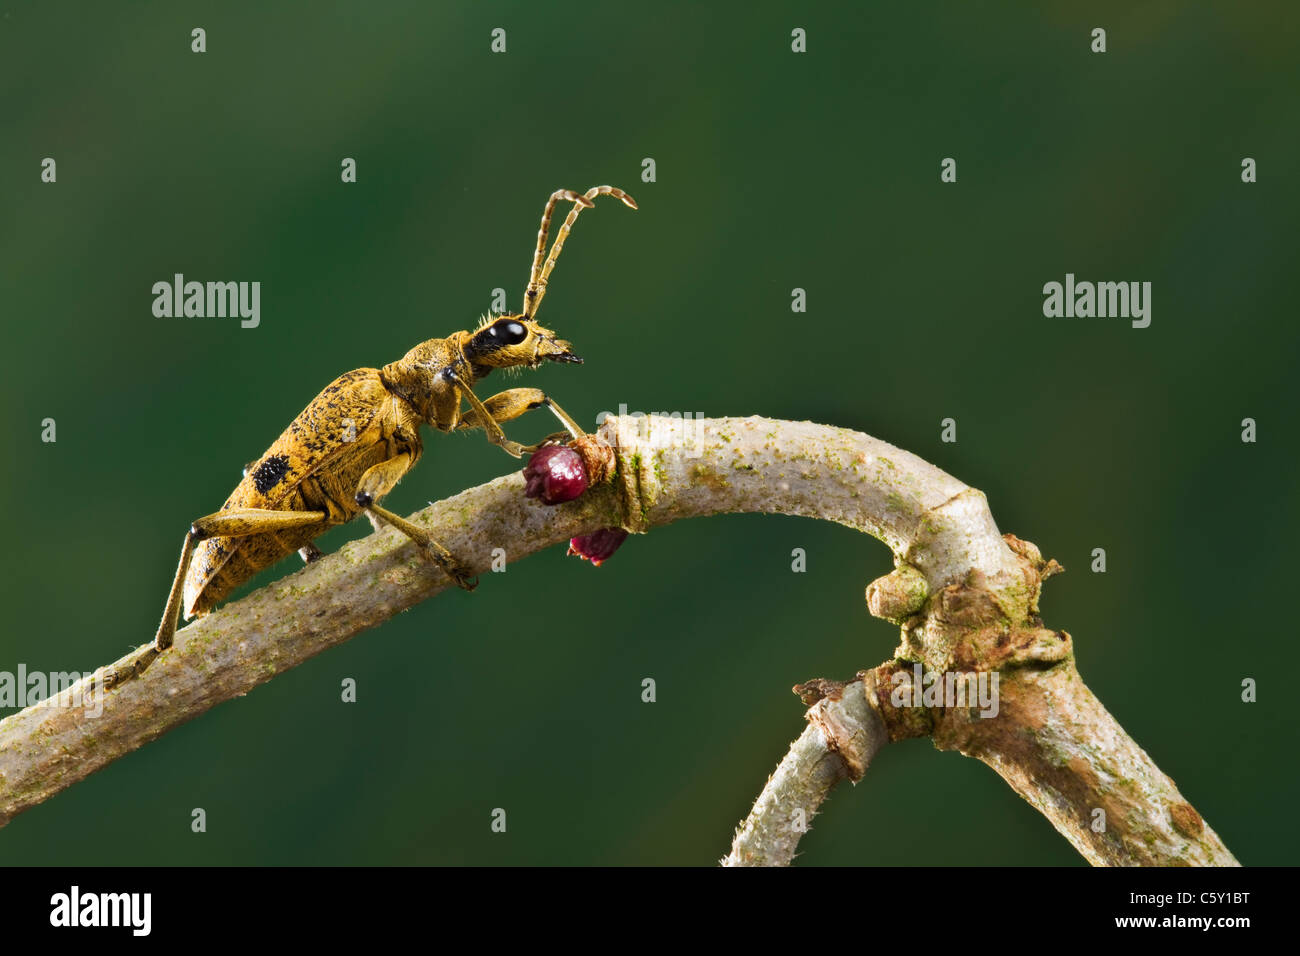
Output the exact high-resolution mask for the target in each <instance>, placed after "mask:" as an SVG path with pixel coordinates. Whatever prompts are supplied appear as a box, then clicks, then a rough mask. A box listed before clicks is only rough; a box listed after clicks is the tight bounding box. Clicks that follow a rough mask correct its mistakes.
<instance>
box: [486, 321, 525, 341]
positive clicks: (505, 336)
mask: <svg viewBox="0 0 1300 956" xmlns="http://www.w3.org/2000/svg"><path fill="white" fill-rule="evenodd" d="M492 331H493V332H494V333H495V334H496V337H497V338H498V339H500V340H501V341H502V342H504V343H505V344H506V345H518V344H519V343H520V342H522V341H523V340H524V339H526V338H528V330H527V329H526V328H524V326H523V325H522V324H521V323H519V322H498V323H497V324H496V325H495V326H494V327H493V329H492Z"/></svg>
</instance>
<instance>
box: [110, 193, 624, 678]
mask: <svg viewBox="0 0 1300 956" xmlns="http://www.w3.org/2000/svg"><path fill="white" fill-rule="evenodd" d="M598 196H613V197H615V198H617V199H620V200H622V201H623V203H624V204H625V205H627V206H628V207H629V208H631V209H636V208H637V206H636V202H635V201H634V200H633V199H632V197H631V196H629V195H628V194H627V193H625V192H623V190H621V189H617V188H615V187H613V186H593V187H592V188H591V189H588V190H587V191H586V192H585V193H582V194H579V193H575V192H573V191H571V190H568V189H560V190H557V191H556V192H554V193H553V194H552V195H551V196H550V198H549V199H548V200H547V201H546V209H545V210H544V211H543V213H542V224H541V228H540V229H538V231H537V249H536V252H534V254H533V264H532V268H531V270H530V272H529V276H528V287H527V289H526V290H525V292H524V310H523V312H521V313H518V314H514V313H510V314H506V315H500V316H487V317H485V318H484V319H483V320H482V321H481V322H480V323H479V326H478V328H477V329H475V330H474V331H472V332H464V331H462V332H453V333H452V334H451V335H449V336H447V337H446V338H443V339H429V340H428V341H426V342H421V343H420V344H419V345H417V346H415V348H413V349H411V350H410V351H409V352H407V353H406V355H404V356H403V357H402V358H400V359H398V360H397V361H396V362H391V363H389V364H388V365H385V366H384V367H383V368H381V369H374V368H361V369H356V370H355V371H351V372H348V373H346V374H344V375H340V376H339V377H338V378H336V379H335V380H334V381H333V382H331V383H330V384H329V385H327V386H325V389H324V390H323V391H322V392H321V393H320V394H319V395H317V396H316V398H315V399H313V400H312V403H311V404H310V405H308V406H307V407H306V408H305V409H304V410H303V411H302V413H301V414H300V415H299V416H298V417H297V418H295V419H294V420H293V422H292V423H291V424H290V425H289V427H288V428H287V429H285V431H284V433H283V434H282V435H280V437H279V438H277V439H276V440H275V442H274V443H273V444H272V445H271V447H270V448H268V449H267V450H266V453H265V454H263V455H262V456H261V458H259V459H258V460H257V461H255V462H252V463H250V464H249V466H248V467H247V468H246V469H245V470H244V479H243V481H241V482H240V483H239V485H238V487H236V488H235V490H234V492H233V493H232V494H231V495H230V497H229V498H228V499H226V503H225V504H224V505H222V506H221V510H220V511H217V512H214V513H213V514H210V515H206V516H205V517H202V518H199V519H198V520H196V521H195V522H194V523H193V524H192V525H191V526H190V530H189V531H188V532H187V533H186V535H185V543H184V545H183V547H182V548H181V560H180V565H179V566H178V567H177V569H176V577H175V579H174V580H173V581H172V587H171V591H170V592H169V593H168V595H167V604H166V606H165V608H164V609H163V616H162V621H161V622H160V623H159V625H158V633H157V634H156V635H155V636H154V642H153V646H152V647H151V648H150V649H149V650H148V651H146V652H145V653H144V654H142V655H141V656H140V657H139V658H137V659H136V660H135V661H134V662H133V663H132V664H130V665H129V666H127V667H124V668H122V669H121V670H116V671H112V672H111V673H108V674H106V676H105V686H107V687H111V686H114V685H116V684H119V683H121V682H122V681H124V680H126V679H127V678H130V677H133V676H135V675H138V674H141V673H143V672H144V670H145V668H147V667H148V666H149V665H150V664H151V663H153V661H154V660H156V659H157V657H158V655H159V654H161V653H162V652H163V651H165V650H167V648H169V647H171V645H172V639H173V637H174V636H175V634H176V628H177V626H178V623H179V617H180V613H181V611H182V609H183V610H184V611H185V617H186V618H187V619H188V618H190V617H194V616H195V615H203V614H207V613H208V612H209V611H211V610H212V608H213V607H214V606H215V605H216V604H218V603H219V602H220V601H221V600H223V599H224V598H225V597H226V596H227V595H229V594H230V592H231V591H233V590H234V589H235V588H237V587H238V586H239V585H241V584H243V583H244V582H245V581H247V580H248V579H249V578H251V577H253V576H254V575H255V574H257V573H258V572H259V571H261V570H263V569H264V568H268V567H270V566H271V565H272V564H275V563H276V562H277V561H279V560H280V559H282V558H284V557H286V556H288V555H289V554H290V553H292V552H293V551H297V552H298V553H299V554H300V555H301V556H302V558H303V560H304V561H312V560H314V559H315V558H318V557H320V555H321V552H320V551H319V550H318V549H317V548H316V546H315V545H314V544H312V543H311V542H312V540H313V539H314V538H316V537H318V536H319V535H321V534H324V533H325V532H326V531H328V530H329V529H330V528H332V527H334V526H336V525H340V524H343V523H344V522H346V521H350V520H352V519H353V518H355V517H356V516H357V515H359V514H365V515H367V516H368V517H369V518H370V521H371V523H372V524H373V525H374V526H375V528H376V530H378V529H379V528H381V527H382V526H383V525H384V524H389V525H392V526H393V527H394V528H397V529H398V530H399V531H401V532H402V533H403V534H405V535H406V536H407V537H409V538H410V539H411V540H412V541H414V542H415V544H416V547H417V548H418V549H419V551H420V552H421V553H422V554H423V555H424V556H425V557H426V558H428V559H430V560H431V561H433V562H434V563H436V564H437V565H438V567H440V568H441V569H442V570H443V571H444V572H445V573H446V574H447V575H448V576H449V577H450V578H451V579H452V580H453V581H454V582H455V583H456V584H457V585H459V586H460V587H462V588H464V589H465V590H467V591H472V590H473V589H474V588H475V587H476V586H477V579H473V580H471V578H470V575H469V572H468V571H467V570H466V569H465V567H464V566H463V565H462V564H461V563H460V562H459V561H457V560H456V559H455V557H453V556H452V554H451V552H449V551H448V550H447V549H446V548H444V547H443V546H442V545H440V544H439V543H438V542H437V541H434V540H433V539H432V538H430V537H429V535H428V534H426V533H425V532H424V531H423V530H421V529H420V528H418V527H416V526H415V525H413V524H411V523H410V522H409V521H407V520H406V519H404V518H402V517H400V516H399V515H396V514H394V513H393V512H391V511H389V510H387V509H386V508H384V507H382V506H381V505H380V503H379V502H380V500H381V499H382V498H383V497H384V495H386V494H388V492H390V491H391V490H392V489H393V487H394V486H395V485H396V484H397V483H398V481H400V480H401V478H402V476H403V475H405V474H406V473H407V472H408V471H410V470H411V468H412V466H414V465H415V463H416V461H418V460H419V458H420V453H421V451H422V450H423V444H422V442H421V440H420V433H419V431H420V426H421V425H430V426H432V427H434V428H436V429H438V430H439V431H442V432H451V431H464V430H466V429H470V428H482V429H483V430H484V432H485V433H486V434H487V438H488V441H490V442H492V443H493V444H494V445H498V446H499V447H501V448H502V449H504V450H505V451H506V452H508V453H509V454H511V455H514V456H515V457H516V458H518V457H520V456H522V455H523V454H525V453H526V452H531V451H534V450H536V448H537V447H538V446H536V445H529V446H526V445H520V444H519V443H518V442H514V441H511V440H510V439H508V438H506V436H505V432H504V431H502V429H501V423H502V422H508V421H511V420H512V419H515V418H518V417H519V416H520V415H522V414H524V412H527V411H530V410H532V409H534V408H538V407H540V406H543V405H544V406H546V407H547V408H549V409H550V410H551V412H552V413H554V415H555V416H556V418H558V419H559V420H560V421H561V422H562V423H563V424H564V427H565V428H566V429H567V430H568V431H569V433H570V434H572V435H573V436H574V437H575V438H578V437H581V436H582V435H583V431H582V429H581V428H580V427H579V426H578V424H577V422H575V421H574V420H573V419H572V418H570V417H569V415H568V414H566V413H565V412H564V410H563V409H561V408H560V407H559V406H558V405H556V404H555V402H553V401H551V399H550V397H549V396H547V395H546V393H545V392H543V391H541V390H540V389H536V388H511V389H507V390H506V391H503V392H500V393H498V394H496V395H493V396H492V397H490V398H488V399H487V400H485V401H480V400H479V398H478V396H476V395H475V394H474V391H473V386H474V384H475V383H476V382H478V381H479V380H481V379H483V378H486V377H487V376H488V375H489V374H490V373H491V372H492V371H493V370H494V369H498V368H511V367H517V366H527V367H529V368H537V366H538V365H540V364H541V363H542V361H543V360H549V361H552V362H575V363H581V362H582V359H580V358H579V357H578V356H576V355H574V354H573V347H572V346H571V345H570V344H569V343H568V342H566V341H564V340H563V339H559V338H556V335H555V333H554V332H552V331H551V330H550V329H547V328H543V327H542V326H541V325H538V324H537V321H536V316H537V310H538V308H539V307H540V306H541V304H542V299H543V298H544V297H545V295H546V283H547V280H548V279H549V278H550V275H551V270H552V269H553V268H554V267H555V261H556V259H557V258H558V257H559V255H560V251H561V250H562V249H563V248H564V240H565V239H566V238H567V237H568V235H569V230H570V229H571V228H572V227H573V223H574V221H575V220H576V219H577V218H578V214H579V213H580V212H581V211H582V210H583V209H587V208H591V207H592V206H593V205H595V203H594V202H593V200H594V199H596V197H598ZM560 202H571V203H573V208H572V209H571V210H570V211H569V214H568V216H567V217H566V218H565V220H564V223H563V224H562V225H561V226H560V228H559V230H558V231H557V233H556V236H555V242H554V244H553V245H552V246H551V250H550V254H549V255H546V239H547V236H548V234H549V232H550V227H551V216H552V215H553V213H554V211H555V206H556V204H557V203H560ZM543 256H545V261H543ZM462 400H464V401H465V402H467V403H468V404H469V409H468V411H466V412H464V413H462V412H461V401H462Z"/></svg>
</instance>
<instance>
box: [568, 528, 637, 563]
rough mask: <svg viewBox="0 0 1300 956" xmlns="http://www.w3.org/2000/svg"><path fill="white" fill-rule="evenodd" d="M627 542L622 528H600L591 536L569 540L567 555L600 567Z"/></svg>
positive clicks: (585, 535) (625, 533)
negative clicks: (572, 555) (575, 556)
mask: <svg viewBox="0 0 1300 956" xmlns="http://www.w3.org/2000/svg"><path fill="white" fill-rule="evenodd" d="M626 540H627V532H626V531H624V530H623V529H622V528H601V529H600V530H599V531H593V532H592V533H591V534H584V535H581V536H580V537H577V538H570V539H569V554H574V555H577V556H578V557H580V558H582V559H584V560H586V561H590V562H591V563H592V564H593V565H595V566H596V567H600V566H601V565H602V564H603V563H604V562H606V561H608V560H609V559H610V556H611V555H613V553H614V552H615V551H617V550H618V548H619V545H621V544H622V543H623V542H624V541H626Z"/></svg>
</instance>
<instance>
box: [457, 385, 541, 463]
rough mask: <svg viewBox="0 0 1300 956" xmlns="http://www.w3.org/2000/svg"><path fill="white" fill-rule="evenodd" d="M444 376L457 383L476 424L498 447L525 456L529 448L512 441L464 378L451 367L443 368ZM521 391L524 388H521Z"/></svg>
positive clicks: (511, 453) (520, 456)
mask: <svg viewBox="0 0 1300 956" xmlns="http://www.w3.org/2000/svg"><path fill="white" fill-rule="evenodd" d="M442 377H443V378H444V379H446V380H447V381H448V382H451V383H452V384H453V385H455V386H456V388H457V390H458V391H459V392H460V394H461V395H463V396H464V397H465V400H466V401H467V402H469V405H470V408H471V409H472V411H471V413H470V414H473V415H474V424H475V426H481V427H482V429H483V431H485V432H486V433H487V439H488V441H490V442H491V443H492V444H494V445H496V446H497V447H499V448H502V449H504V450H505V453H506V454H507V455H514V456H515V457H516V458H522V457H523V456H524V452H525V451H527V449H526V448H525V447H524V446H523V445H521V444H519V442H517V441H511V440H510V439H509V438H507V437H506V433H505V432H503V431H502V430H501V426H500V425H499V424H497V420H496V419H495V418H493V417H492V415H491V413H489V412H488V410H487V409H486V408H484V407H483V402H482V400H481V399H480V398H479V397H478V396H477V395H475V394H474V390H473V389H472V388H470V387H469V385H468V383H466V381H465V380H464V379H463V378H461V377H460V376H459V375H457V374H456V372H455V371H454V370H453V369H450V368H445V369H443V370H442ZM521 391H524V390H522V389H521ZM532 391H536V389H532ZM502 394H504V393H502ZM544 397H545V396H543V398H544ZM524 411H527V409H524V410H523V411H521V412H520V413H519V414H521V415H522V414H523V412H524Z"/></svg>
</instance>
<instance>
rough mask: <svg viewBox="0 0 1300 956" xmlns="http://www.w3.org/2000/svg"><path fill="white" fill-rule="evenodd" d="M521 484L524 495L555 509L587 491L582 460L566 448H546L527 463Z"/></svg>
mask: <svg viewBox="0 0 1300 956" xmlns="http://www.w3.org/2000/svg"><path fill="white" fill-rule="evenodd" d="M524 482H525V485H524V494H525V495H527V496H528V497H529V498H538V499H540V500H541V502H542V504H546V505H558V504H560V503H561V502H564V501H572V500H573V499H574V498H577V497H578V496H579V495H581V494H582V493H583V492H584V491H586V490H587V468H586V466H585V465H584V464H583V463H582V456H581V455H579V454H578V453H577V452H576V451H574V450H573V449H572V448H569V447H568V446H567V445H547V446H546V447H545V448H539V449H537V451H535V452H533V456H532V457H531V458H529V459H528V464H527V465H525V466H524Z"/></svg>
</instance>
